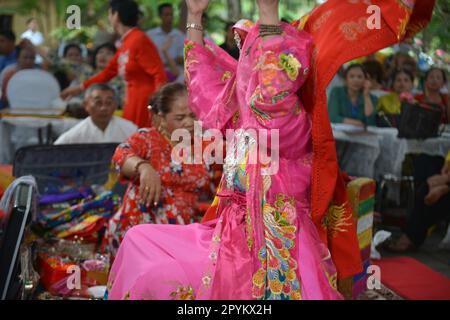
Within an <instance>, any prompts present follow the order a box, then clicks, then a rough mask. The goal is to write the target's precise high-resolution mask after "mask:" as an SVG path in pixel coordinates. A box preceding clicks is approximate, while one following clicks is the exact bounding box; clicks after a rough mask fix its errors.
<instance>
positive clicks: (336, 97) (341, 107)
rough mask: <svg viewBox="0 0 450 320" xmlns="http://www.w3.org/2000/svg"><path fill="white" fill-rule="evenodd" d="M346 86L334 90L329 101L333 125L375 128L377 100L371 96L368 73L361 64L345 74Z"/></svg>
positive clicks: (329, 111) (350, 68)
mask: <svg viewBox="0 0 450 320" xmlns="http://www.w3.org/2000/svg"><path fill="white" fill-rule="evenodd" d="M344 79H345V86H343V87H336V88H334V89H333V90H332V91H331V93H330V97H329V99H328V113H329V115H330V120H331V122H332V123H345V124H352V125H355V126H360V127H364V126H374V125H375V123H376V121H375V114H376V113H375V106H376V105H377V98H376V97H375V96H373V95H371V94H370V81H369V78H368V76H367V72H366V71H365V70H364V67H363V66H362V65H360V64H353V65H351V66H349V67H348V68H347V69H346V70H345V73H344Z"/></svg>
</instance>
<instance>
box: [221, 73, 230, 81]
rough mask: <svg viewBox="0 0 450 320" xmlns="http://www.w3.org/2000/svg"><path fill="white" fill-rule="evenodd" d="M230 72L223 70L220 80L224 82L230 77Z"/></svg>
mask: <svg viewBox="0 0 450 320" xmlns="http://www.w3.org/2000/svg"><path fill="white" fill-rule="evenodd" d="M231 75H232V73H231V72H230V71H225V72H224V73H223V75H222V81H223V82H225V81H227V80H228V79H230V78H231Z"/></svg>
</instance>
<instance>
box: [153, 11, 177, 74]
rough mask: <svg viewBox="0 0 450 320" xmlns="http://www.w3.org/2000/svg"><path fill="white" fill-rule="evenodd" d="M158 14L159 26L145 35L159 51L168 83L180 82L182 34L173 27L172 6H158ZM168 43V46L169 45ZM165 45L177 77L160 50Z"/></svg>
mask: <svg viewBox="0 0 450 320" xmlns="http://www.w3.org/2000/svg"><path fill="white" fill-rule="evenodd" d="M158 14H159V18H160V19H161V25H160V26H159V27H157V28H154V29H151V30H148V31H147V35H148V36H149V37H150V38H151V40H152V41H153V43H154V44H155V45H156V47H157V48H158V50H159V55H160V57H161V59H162V61H163V63H164V68H165V70H166V73H167V77H168V79H169V81H182V79H183V76H184V72H183V64H184V58H183V48H184V38H185V36H184V34H183V33H182V32H181V31H180V30H178V29H176V28H174V27H173V6H172V4H170V3H163V4H160V5H159V6H158ZM169 43H170V45H169ZM165 45H167V46H168V49H167V52H168V55H169V56H170V58H172V59H173V60H174V61H175V63H176V66H177V68H178V70H179V71H178V75H175V74H173V71H172V68H171V66H170V64H169V60H168V59H167V57H166V56H165V54H164V52H163V51H162V50H161V49H162V48H163V47H164V46H165Z"/></svg>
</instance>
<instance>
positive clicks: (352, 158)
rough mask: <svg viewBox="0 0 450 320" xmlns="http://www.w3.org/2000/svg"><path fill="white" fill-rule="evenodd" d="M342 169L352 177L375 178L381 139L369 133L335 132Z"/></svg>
mask: <svg viewBox="0 0 450 320" xmlns="http://www.w3.org/2000/svg"><path fill="white" fill-rule="evenodd" d="M333 135H334V138H335V140H336V151H337V156H338V160H339V165H340V167H341V168H342V169H343V170H344V171H346V172H347V173H348V174H350V175H352V176H358V177H368V178H375V162H376V161H377V159H378V157H379V155H380V137H379V136H378V135H377V134H372V133H368V132H361V133H356V132H351V133H350V132H343V131H340V130H333Z"/></svg>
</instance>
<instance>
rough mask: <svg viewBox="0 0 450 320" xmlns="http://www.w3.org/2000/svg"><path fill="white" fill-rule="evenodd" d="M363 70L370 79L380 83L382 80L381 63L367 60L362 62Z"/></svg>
mask: <svg viewBox="0 0 450 320" xmlns="http://www.w3.org/2000/svg"><path fill="white" fill-rule="evenodd" d="M362 66H363V68H364V70H365V71H366V72H367V74H368V75H369V76H370V78H371V79H374V80H376V81H377V82H378V83H382V82H383V80H384V70H383V65H382V64H381V63H379V62H378V61H376V60H368V61H366V62H364V63H363V64H362Z"/></svg>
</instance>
